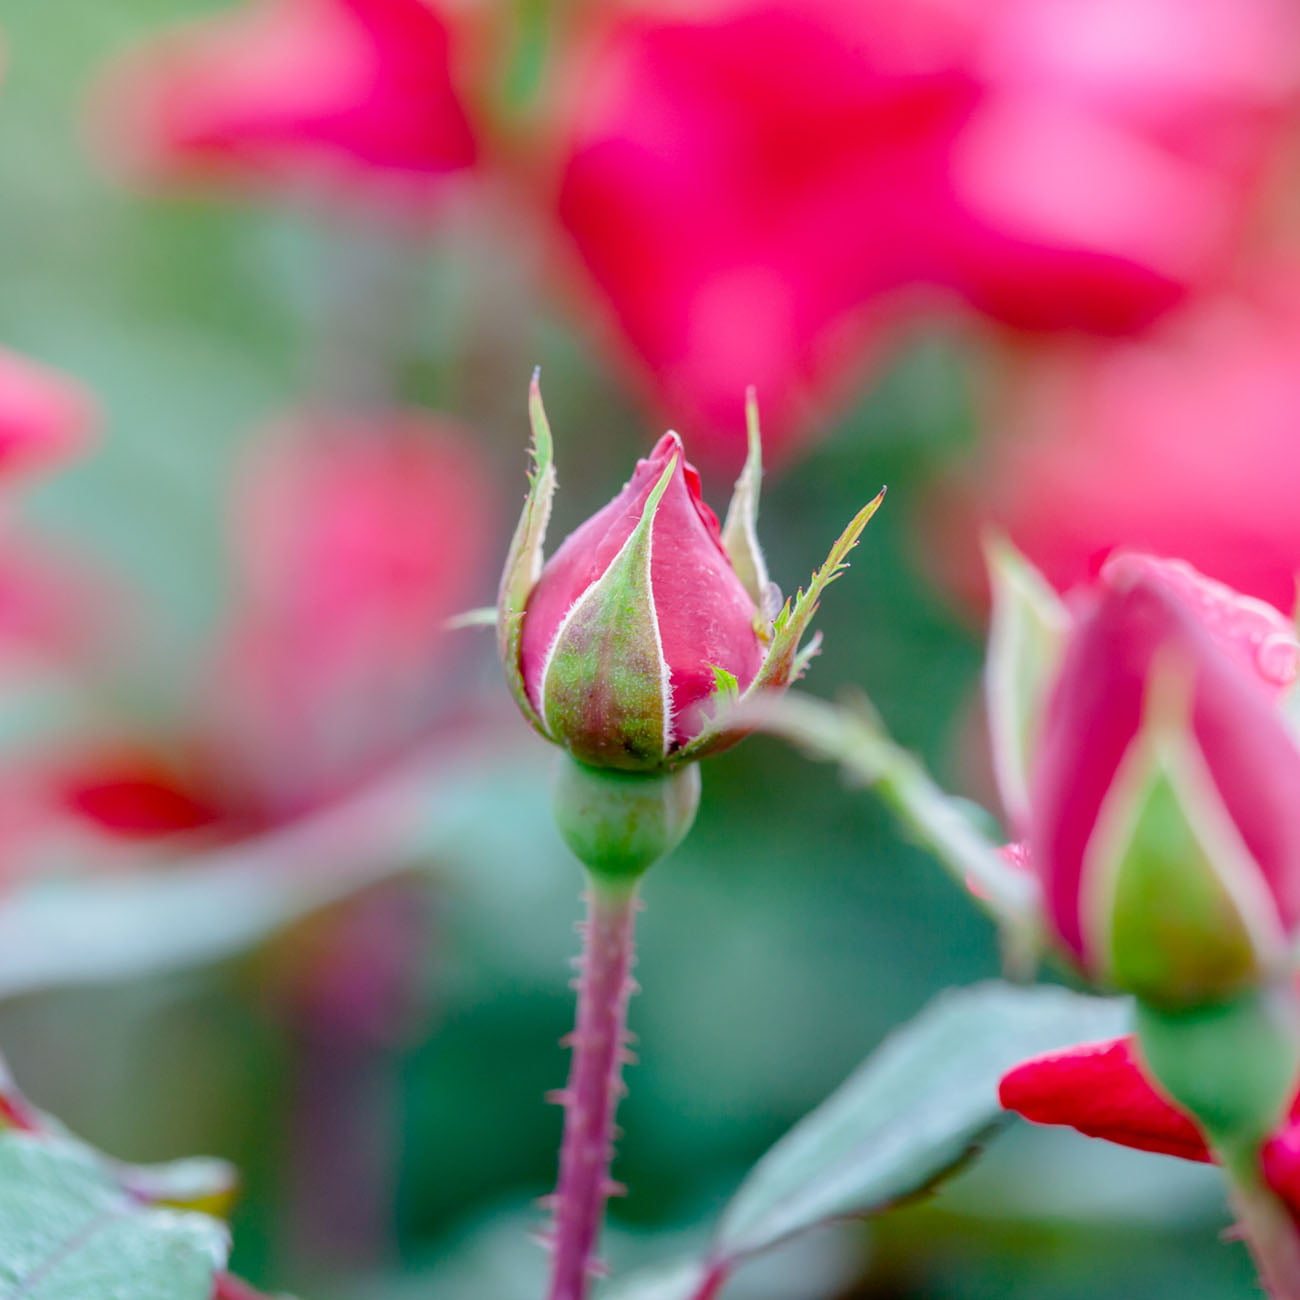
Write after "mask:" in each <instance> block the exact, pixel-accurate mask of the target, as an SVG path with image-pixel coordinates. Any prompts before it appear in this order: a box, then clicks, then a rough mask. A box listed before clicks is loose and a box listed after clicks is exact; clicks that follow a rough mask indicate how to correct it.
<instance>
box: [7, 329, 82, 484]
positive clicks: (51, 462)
mask: <svg viewBox="0 0 1300 1300" xmlns="http://www.w3.org/2000/svg"><path fill="white" fill-rule="evenodd" d="M94 421H95V408H94V403H93V401H92V400H91V398H90V395H89V394H88V393H87V392H86V391H85V390H84V389H83V388H81V386H80V385H79V384H77V383H76V382H75V381H74V380H72V379H70V378H69V377H68V376H66V375H62V374H60V373H58V372H57V371H55V370H51V369H49V368H48V367H46V366H43V365H40V364H39V363H38V362H35V361H30V360H28V359H27V358H26V357H21V356H18V355H17V354H16V353H14V352H10V351H8V350H7V349H4V348H0V483H2V484H5V485H8V484H9V483H10V482H12V481H13V479H14V478H15V477H18V476H22V475H25V474H27V473H28V472H30V471H34V470H43V469H46V468H49V467H51V466H55V465H58V464H60V463H62V462H63V461H65V460H67V459H69V458H70V457H72V456H73V455H75V454H76V453H77V452H79V451H81V450H83V449H84V448H85V446H86V445H87V443H88V442H89V438H90V432H91V429H92V427H93V425H94Z"/></svg>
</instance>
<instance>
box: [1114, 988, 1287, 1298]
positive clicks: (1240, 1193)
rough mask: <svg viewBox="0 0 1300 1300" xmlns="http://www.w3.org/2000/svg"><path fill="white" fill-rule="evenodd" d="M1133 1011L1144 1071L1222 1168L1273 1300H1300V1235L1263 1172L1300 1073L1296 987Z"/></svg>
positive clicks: (1147, 1006)
mask: <svg viewBox="0 0 1300 1300" xmlns="http://www.w3.org/2000/svg"><path fill="white" fill-rule="evenodd" d="M1135 1012H1136V1016H1135V1022H1136V1023H1135V1027H1136V1029H1137V1035H1138V1042H1139V1044H1140V1046H1141V1049H1142V1063H1143V1069H1144V1070H1145V1072H1146V1073H1147V1075H1148V1076H1149V1077H1150V1079H1151V1080H1152V1082H1153V1083H1155V1084H1157V1085H1158V1086H1159V1088H1160V1090H1161V1091H1162V1092H1163V1093H1164V1094H1165V1095H1166V1096H1167V1097H1168V1098H1169V1099H1170V1100H1171V1101H1173V1102H1174V1103H1175V1105H1177V1106H1178V1107H1179V1108H1180V1109H1181V1110H1182V1111H1183V1112H1184V1113H1185V1114H1187V1115H1189V1116H1190V1117H1191V1118H1192V1119H1193V1120H1195V1121H1196V1123H1197V1124H1198V1126H1199V1127H1200V1129H1201V1131H1202V1132H1203V1133H1204V1135H1205V1137H1206V1140H1207V1142H1208V1143H1209V1146H1210V1148H1211V1150H1212V1151H1213V1152H1214V1154H1215V1156H1216V1158H1217V1159H1218V1161H1219V1163H1220V1164H1221V1165H1222V1166H1223V1170H1224V1173H1225V1174H1226V1176H1227V1179H1228V1184H1229V1187H1230V1189H1231V1194H1232V1204H1233V1208H1234V1210H1235V1211H1236V1213H1237V1216H1238V1218H1239V1219H1240V1222H1241V1230H1242V1236H1243V1237H1244V1238H1245V1240H1246V1244H1247V1245H1248V1246H1249V1248H1250V1252H1251V1254H1252V1255H1253V1256H1254V1259H1255V1264H1256V1266H1257V1268H1258V1269H1259V1275H1260V1280H1261V1281H1262V1283H1263V1284H1264V1287H1265V1288H1266V1290H1267V1291H1268V1294H1269V1295H1270V1296H1272V1297H1273V1300H1300V1229H1298V1226H1297V1224H1296V1221H1295V1220H1294V1219H1293V1218H1292V1215H1291V1212H1290V1210H1289V1209H1288V1208H1287V1206H1286V1205H1285V1204H1284V1203H1283V1202H1282V1201H1281V1200H1280V1199H1279V1198H1278V1196H1277V1195H1276V1194H1275V1193H1274V1192H1273V1190H1272V1189H1271V1188H1270V1187H1269V1186H1268V1185H1267V1183H1266V1182H1265V1181H1264V1176H1263V1172H1262V1168H1261V1163H1260V1152H1261V1150H1262V1148H1263V1146H1264V1143H1265V1142H1266V1141H1267V1140H1268V1138H1269V1135H1270V1134H1271V1133H1273V1132H1275V1131H1276V1129H1277V1127H1278V1125H1279V1123H1280V1122H1281V1120H1282V1118H1283V1116H1284V1115H1285V1114H1286V1111H1287V1107H1288V1105H1289V1103H1290V1101H1291V1099H1292V1097H1293V1096H1294V1095H1295V1087H1296V1073H1297V1066H1298V1065H1300V1008H1298V1007H1297V1002H1296V997H1295V993H1294V990H1293V988H1292V986H1291V984H1290V981H1289V980H1288V979H1282V980H1279V981H1278V982H1276V983H1273V984H1265V985H1263V986H1261V987H1259V988H1255V989H1248V990H1247V991H1246V992H1244V993H1241V994H1238V995H1237V996H1236V997H1234V998H1230V999H1228V1000H1227V1001H1224V1002H1220V1003H1213V1004H1207V1005H1203V1006H1192V1007H1184V1008H1178V1007H1173V1008H1170V1007H1157V1006H1152V1005H1150V1004H1149V1003H1145V1002H1141V1001H1139V1002H1138V1003H1137V1005H1136V1007H1135Z"/></svg>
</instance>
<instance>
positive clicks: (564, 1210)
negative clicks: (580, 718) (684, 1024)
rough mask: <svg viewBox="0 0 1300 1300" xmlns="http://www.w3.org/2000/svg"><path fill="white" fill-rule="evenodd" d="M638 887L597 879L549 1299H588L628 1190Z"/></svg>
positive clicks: (586, 934) (582, 973)
mask: <svg viewBox="0 0 1300 1300" xmlns="http://www.w3.org/2000/svg"><path fill="white" fill-rule="evenodd" d="M637 907H638V903H637V898H636V885H635V883H633V884H632V885H630V886H627V887H623V888H618V887H611V886H610V885H608V884H606V885H601V884H599V883H598V882H596V881H594V880H593V881H592V884H591V890H590V892H589V894H588V895H587V920H586V922H585V923H584V924H583V926H582V927H581V929H582V937H583V943H582V956H581V958H580V959H579V965H578V1014H577V1023H576V1025H575V1027H574V1031H573V1035H572V1037H571V1039H570V1040H569V1041H570V1044H571V1046H572V1048H573V1059H572V1062H571V1064H570V1068H569V1082H568V1085H567V1087H566V1088H565V1089H564V1092H563V1093H562V1094H561V1095H560V1100H561V1101H562V1102H563V1105H564V1140H563V1143H562V1145H561V1147H560V1178H559V1183H558V1184H557V1186H556V1190H555V1195H554V1197H553V1201H552V1203H553V1205H554V1207H555V1224H554V1231H553V1233H552V1240H551V1248H552V1255H551V1283H550V1289H549V1290H548V1292H547V1295H548V1297H549V1300H586V1296H587V1292H588V1289H589V1287H590V1285H591V1278H592V1277H593V1275H594V1274H595V1273H596V1272H598V1271H599V1266H598V1263H597V1260H596V1243H597V1241H598V1240H599V1237H600V1228H601V1223H602V1221H603V1220H604V1217H605V1202H606V1201H607V1200H608V1199H609V1197H610V1196H611V1195H615V1194H617V1192H618V1191H619V1190H621V1189H620V1188H619V1187H618V1185H617V1184H616V1183H614V1182H613V1181H612V1180H611V1178H610V1165H611V1162H612V1161H613V1158H614V1114H615V1111H616V1110H617V1108H618V1102H619V1098H620V1097H621V1096H622V1095H623V1093H624V1091H625V1089H624V1087H623V1077H622V1074H623V1064H624V1062H625V1061H626V1060H627V1059H628V1057H627V1005H628V1001H629V999H630V998H631V996H632V992H633V989H634V987H635V985H634V984H633V981H632V965H633V962H634V960H635V957H634V948H635V945H634V939H633V925H634V921H635V918H636V912H637Z"/></svg>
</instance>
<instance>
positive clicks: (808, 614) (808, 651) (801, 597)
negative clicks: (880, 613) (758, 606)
mask: <svg viewBox="0 0 1300 1300" xmlns="http://www.w3.org/2000/svg"><path fill="white" fill-rule="evenodd" d="M884 499H885V489H884V488H881V489H880V491H879V492H877V493H876V495H875V496H874V497H872V499H871V500H870V501H868V502H867V504H866V505H865V506H863V507H862V509H861V510H859V511H858V513H857V514H856V515H854V516H853V518H852V519H851V520H850V521H849V526H848V527H847V528H846V529H845V530H844V531H843V532H842V533H841V534H840V535H839V537H838V539H837V540H836V542H835V545H834V546H832V547H831V550H830V554H829V555H828V556H827V557H826V563H825V564H823V565H822V567H821V568H820V569H818V570H817V572H816V573H814V574H813V576H812V580H811V581H810V582H809V583H808V589H807V591H804V590H803V589H802V588H800V590H799V591H798V592H797V593H796V595H795V598H794V601H793V603H791V602H790V601H789V600H787V601H786V602H785V605H784V606H783V607H782V609H781V612H780V613H779V614H778V615H777V616H776V619H775V621H774V622H773V624H772V644H771V646H770V647H769V648H768V651H767V656H766V657H765V658H764V660H763V663H762V665H761V666H760V668H759V670H758V672H757V674H756V675H755V677H754V680H753V681H752V682H751V683H750V685H749V689H748V690H747V691H746V692H745V694H746V696H750V695H754V694H756V693H757V692H758V691H762V690H769V689H771V688H773V687H782V686H789V685H790V684H791V683H792V682H795V681H798V680H799V674H800V673H801V672H802V671H804V669H806V668H807V666H808V660H809V659H810V658H811V657H812V654H814V653H816V651H815V647H805V648H804V649H802V650H801V648H800V644H799V643H800V642H801V641H802V640H803V637H804V633H805V632H807V630H808V627H809V624H811V622H812V620H813V616H814V615H815V614H816V613H817V605H818V603H819V601H820V600H821V597H822V593H823V592H824V591H825V590H826V588H827V587H829V586H830V585H831V583H832V582H834V581H835V579H836V578H838V577H839V576H840V574H841V573H843V572H844V570H845V569H847V568H848V557H849V552H850V551H852V550H853V548H854V547H855V546H856V545H857V544H858V541H859V539H860V538H861V536H862V531H863V529H864V528H866V526H867V524H868V523H869V522H870V521H871V516H872V515H874V514H875V513H876V511H877V510H879V509H880V503H881V502H882V501H883V500H884Z"/></svg>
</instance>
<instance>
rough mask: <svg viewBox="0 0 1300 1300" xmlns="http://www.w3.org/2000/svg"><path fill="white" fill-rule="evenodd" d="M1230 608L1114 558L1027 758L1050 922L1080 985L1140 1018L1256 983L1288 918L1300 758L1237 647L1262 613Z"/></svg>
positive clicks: (1276, 965)
mask: <svg viewBox="0 0 1300 1300" xmlns="http://www.w3.org/2000/svg"><path fill="white" fill-rule="evenodd" d="M1230 594H1231V593H1229V595H1230ZM1193 596H1195V597H1197V599H1193V598H1192V597H1193ZM1201 598H1204V601H1208V602H1209V604H1208V605H1207V604H1204V602H1203V601H1202V600H1201ZM1210 614H1212V615H1214V617H1209V616H1208V615H1210ZM1238 614H1239V615H1240V617H1237V616H1236V615H1233V614H1232V611H1231V610H1230V609H1229V608H1228V607H1227V605H1225V603H1224V597H1223V595H1222V590H1221V589H1219V590H1216V589H1215V588H1214V587H1212V586H1209V585H1206V584H1202V583H1200V582H1199V575H1195V574H1194V572H1193V571H1191V570H1190V569H1187V568H1185V567H1184V566H1175V567H1173V568H1172V569H1171V568H1170V567H1169V566H1168V565H1165V566H1164V567H1162V566H1161V564H1160V562H1153V561H1149V560H1147V559H1145V557H1131V558H1129V559H1126V560H1124V561H1122V562H1118V563H1113V564H1112V566H1110V568H1109V569H1108V571H1104V572H1103V580H1102V583H1101V584H1100V588H1099V590H1098V591H1097V592H1096V593H1095V594H1094V595H1093V596H1092V597H1091V602H1090V604H1089V605H1088V606H1086V607H1085V608H1084V609H1083V610H1081V611H1080V612H1079V614H1078V616H1077V618H1076V621H1075V624H1074V627H1073V630H1072V632H1071V635H1070V637H1069V641H1068V644H1067V646H1066V648H1065V652H1064V657H1063V661H1062V665H1061V669H1060V672H1059V674H1058V675H1057V677H1056V680H1055V685H1054V688H1053V690H1052V693H1051V697H1050V700H1049V702H1048V705H1047V710H1046V714H1045V719H1044V722H1043V727H1042V733H1041V739H1040V741H1039V743H1038V746H1037V753H1036V758H1035V763H1034V769H1035V770H1034V774H1033V779H1032V783H1031V787H1030V797H1029V845H1030V856H1031V859H1032V861H1033V864H1034V867H1035V869H1036V870H1037V871H1038V873H1039V875H1040V878H1041V879H1042V882H1043V889H1044V895H1045V901H1046V909H1047V912H1048V916H1049V920H1050V922H1051V925H1052V927H1053V928H1054V929H1055V931H1056V933H1057V935H1058V937H1059V939H1060V940H1061V942H1062V944H1063V945H1064V947H1065V948H1066V949H1067V950H1068V951H1069V952H1070V953H1071V954H1072V955H1073V956H1074V958H1075V959H1076V960H1077V961H1078V962H1079V964H1080V965H1081V967H1082V968H1083V969H1084V970H1085V971H1086V972H1087V973H1088V975H1089V976H1091V977H1092V978H1093V979H1096V980H1098V981H1100V982H1103V983H1107V984H1110V985H1112V986H1114V987H1117V988H1120V989H1123V990H1125V991H1128V992H1132V993H1135V994H1136V995H1137V996H1138V997H1139V998H1140V999H1141V1000H1143V1001H1144V1002H1146V1003H1148V1004H1150V1005H1152V1006H1158V1007H1168V1008H1178V1007H1191V1006H1197V1005H1201V1004H1204V1003H1207V1002H1216V1001H1221V1000H1223V999H1227V998H1231V997H1234V996H1235V995H1237V994H1238V993H1242V992H1244V991H1247V990H1249V989H1251V988H1253V987H1255V986H1257V985H1260V984H1262V983H1264V982H1265V981H1267V980H1269V979H1270V978H1272V977H1273V976H1274V975H1276V974H1277V973H1279V972H1280V971H1281V970H1282V969H1283V968H1284V967H1285V965H1286V962H1287V959H1288V954H1289V947H1290V943H1289V939H1290V936H1291V935H1292V933H1293V932H1294V931H1295V929H1296V926H1297V921H1300V802H1298V801H1297V799H1296V791H1297V790H1300V751H1298V750H1297V748H1296V746H1295V743H1294V742H1293V740H1292V738H1291V735H1290V734H1289V732H1288V731H1287V729H1286V726H1285V724H1284V722H1283V720H1282V717H1281V715H1280V713H1279V711H1278V709H1277V707H1276V687H1275V685H1273V684H1272V683H1270V682H1268V681H1267V679H1266V678H1265V677H1264V676H1263V675H1262V674H1261V673H1260V671H1259V670H1258V665H1257V664H1255V663H1252V662H1251V661H1250V660H1249V659H1248V658H1247V657H1246V656H1245V655H1244V654H1243V653H1242V649H1243V644H1244V643H1249V642H1251V641H1252V640H1254V639H1255V638H1256V634H1257V633H1258V632H1259V630H1260V629H1259V627H1257V626H1256V623H1257V622H1258V610H1255V611H1251V610H1245V611H1238Z"/></svg>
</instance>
